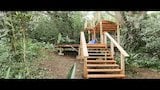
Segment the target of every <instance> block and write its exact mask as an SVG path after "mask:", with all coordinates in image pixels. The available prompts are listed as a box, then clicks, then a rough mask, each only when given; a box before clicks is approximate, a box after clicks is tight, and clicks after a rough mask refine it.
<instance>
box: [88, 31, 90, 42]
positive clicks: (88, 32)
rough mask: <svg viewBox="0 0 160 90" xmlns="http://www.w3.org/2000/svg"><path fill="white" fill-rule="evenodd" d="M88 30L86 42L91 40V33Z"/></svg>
mask: <svg viewBox="0 0 160 90" xmlns="http://www.w3.org/2000/svg"><path fill="white" fill-rule="evenodd" d="M90 34H91V33H90V31H88V42H89V41H90V40H91V35H90Z"/></svg>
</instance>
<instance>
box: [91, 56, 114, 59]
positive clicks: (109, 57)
mask: <svg viewBox="0 0 160 90" xmlns="http://www.w3.org/2000/svg"><path fill="white" fill-rule="evenodd" d="M88 58H105V57H104V56H88ZM107 59H113V58H112V57H111V56H108V57H107Z"/></svg>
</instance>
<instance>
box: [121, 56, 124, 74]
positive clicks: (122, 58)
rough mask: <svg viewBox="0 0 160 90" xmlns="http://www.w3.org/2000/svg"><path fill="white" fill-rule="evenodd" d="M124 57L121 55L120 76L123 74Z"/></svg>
mask: <svg viewBox="0 0 160 90" xmlns="http://www.w3.org/2000/svg"><path fill="white" fill-rule="evenodd" d="M124 58H125V57H124V55H122V54H121V70H122V72H121V73H122V74H125V65H124Z"/></svg>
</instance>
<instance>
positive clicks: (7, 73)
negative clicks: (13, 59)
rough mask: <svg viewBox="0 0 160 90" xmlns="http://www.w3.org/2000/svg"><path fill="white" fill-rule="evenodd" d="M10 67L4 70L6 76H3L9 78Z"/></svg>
mask: <svg viewBox="0 0 160 90" xmlns="http://www.w3.org/2000/svg"><path fill="white" fill-rule="evenodd" d="M10 69H11V68H10V67H9V68H8V70H7V72H6V77H5V78H6V79H8V78H9V73H10Z"/></svg>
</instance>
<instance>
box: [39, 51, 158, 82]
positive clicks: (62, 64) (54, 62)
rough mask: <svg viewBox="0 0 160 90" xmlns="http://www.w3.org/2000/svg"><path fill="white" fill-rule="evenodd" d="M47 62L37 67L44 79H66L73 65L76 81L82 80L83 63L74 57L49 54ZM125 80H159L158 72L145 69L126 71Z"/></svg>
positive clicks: (42, 62) (134, 68)
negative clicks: (43, 73)
mask: <svg viewBox="0 0 160 90" xmlns="http://www.w3.org/2000/svg"><path fill="white" fill-rule="evenodd" d="M49 57H50V58H49V60H43V61H41V62H39V67H41V68H43V69H44V70H45V71H47V74H46V76H45V77H44V79H67V75H68V72H69V70H70V69H71V67H72V65H73V64H74V63H76V64H77V67H76V76H75V78H76V79H83V78H82V74H83V63H80V61H79V60H77V59H76V58H75V55H74V56H72V57H71V55H69V56H68V55H64V56H59V55H58V54H56V53H53V52H52V53H49ZM126 76H127V77H126V79H160V72H158V71H155V70H150V69H147V68H137V67H133V68H131V69H128V70H127V69H126Z"/></svg>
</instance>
